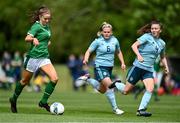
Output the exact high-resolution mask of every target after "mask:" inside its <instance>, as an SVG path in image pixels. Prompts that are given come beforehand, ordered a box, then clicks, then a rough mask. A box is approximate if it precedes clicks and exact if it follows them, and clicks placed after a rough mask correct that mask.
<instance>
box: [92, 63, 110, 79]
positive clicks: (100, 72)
mask: <svg viewBox="0 0 180 123" xmlns="http://www.w3.org/2000/svg"><path fill="white" fill-rule="evenodd" d="M112 69H113V67H104V66H99V67H95V68H94V73H95V79H96V80H97V81H99V82H100V81H101V80H103V79H104V78H106V77H109V78H111V76H112Z"/></svg>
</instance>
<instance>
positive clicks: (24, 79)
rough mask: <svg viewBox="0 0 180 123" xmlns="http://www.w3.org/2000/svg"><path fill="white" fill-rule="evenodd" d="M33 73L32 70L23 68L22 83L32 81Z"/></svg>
mask: <svg viewBox="0 0 180 123" xmlns="http://www.w3.org/2000/svg"><path fill="white" fill-rule="evenodd" d="M32 75H33V73H32V72H29V71H27V70H23V72H22V79H21V84H23V85H27V84H28V83H29V82H30V80H31V78H32Z"/></svg>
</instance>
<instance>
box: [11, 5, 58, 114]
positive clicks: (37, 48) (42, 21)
mask: <svg viewBox="0 0 180 123" xmlns="http://www.w3.org/2000/svg"><path fill="white" fill-rule="evenodd" d="M50 20H51V13H50V10H49V9H48V8H47V7H45V6H42V7H40V8H39V9H38V10H37V11H35V12H34V14H33V15H32V21H33V25H32V26H31V29H30V30H29V31H28V33H27V36H26V37H25V41H26V42H30V45H31V48H30V49H29V52H28V53H27V55H26V58H25V60H24V70H23V74H22V79H21V80H20V82H17V84H16V88H15V91H14V94H13V96H12V97H11V98H10V99H9V101H10V104H11V111H12V112H13V113H17V107H16V103H17V99H18V97H19V95H20V94H21V92H22V90H23V88H24V87H25V86H26V85H27V84H28V83H29V82H30V80H31V78H32V76H33V73H34V72H36V71H37V70H38V69H41V70H43V71H44V72H45V73H46V74H47V75H48V76H49V78H50V82H49V83H48V84H47V85H46V88H45V92H44V95H43V97H42V99H41V100H40V102H39V106H40V107H42V108H45V109H46V110H47V111H50V107H49V105H48V103H47V100H48V98H49V97H50V95H51V94H52V92H53V91H54V88H55V86H56V83H57V82H58V76H57V73H56V70H55V68H54V66H53V65H52V63H51V61H50V59H49V52H48V46H49V45H50V37H51V32H50V28H49V22H50Z"/></svg>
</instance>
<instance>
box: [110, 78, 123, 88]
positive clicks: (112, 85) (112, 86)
mask: <svg viewBox="0 0 180 123" xmlns="http://www.w3.org/2000/svg"><path fill="white" fill-rule="evenodd" d="M116 83H121V80H120V79H117V80H115V81H114V82H113V83H112V84H111V85H110V86H109V89H112V88H115V87H116V85H115V84H116Z"/></svg>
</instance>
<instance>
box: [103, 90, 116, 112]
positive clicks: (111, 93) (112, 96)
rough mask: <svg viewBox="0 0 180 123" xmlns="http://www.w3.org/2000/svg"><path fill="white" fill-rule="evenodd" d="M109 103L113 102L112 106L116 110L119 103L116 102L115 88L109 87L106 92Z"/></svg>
mask: <svg viewBox="0 0 180 123" xmlns="http://www.w3.org/2000/svg"><path fill="white" fill-rule="evenodd" d="M105 95H106V97H107V99H108V101H109V103H110V104H111V107H112V109H113V110H115V109H116V108H117V104H116V98H115V94H114V90H113V89H108V90H107V91H106V93H105Z"/></svg>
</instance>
